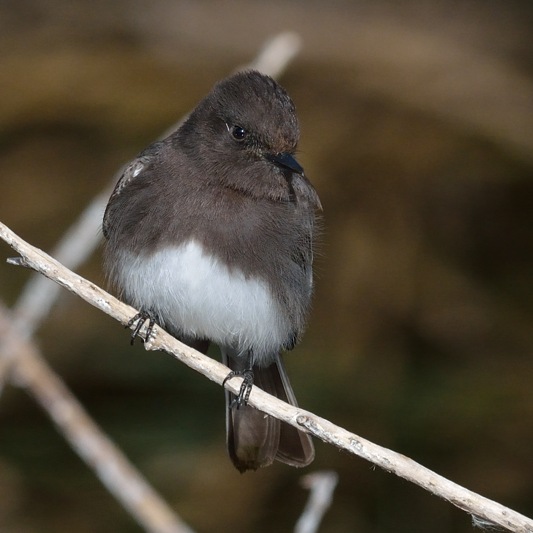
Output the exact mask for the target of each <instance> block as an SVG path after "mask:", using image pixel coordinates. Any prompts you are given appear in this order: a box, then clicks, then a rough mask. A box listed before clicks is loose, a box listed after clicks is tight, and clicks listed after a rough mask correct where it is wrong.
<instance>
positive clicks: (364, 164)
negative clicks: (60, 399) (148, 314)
mask: <svg viewBox="0 0 533 533" xmlns="http://www.w3.org/2000/svg"><path fill="white" fill-rule="evenodd" d="M532 23H533V5H532V4H531V2H530V1H529V0H522V1H518V0H508V1H506V2H501V1H492V0H463V1H455V0H440V1H439V0H406V1H403V2H392V1H387V0H374V1H370V0H366V1H365V0H361V1H341V0H335V1H329V2H325V1H322V2H320V1H308V2H301V1H296V0H295V1H288V0H277V1H274V2H272V1H270V2H266V1H259V0H253V1H244V0H235V1H233V0H232V1H228V2H215V1H199V2H192V1H170V0H156V1H148V0H135V1H133V0H131V1H126V0H120V1H116V2H105V1H102V0H92V1H90V2H89V1H83V0H76V1H72V0H47V1H46V2H38V1H34V0H17V1H15V0H3V1H2V2H1V3H0V50H1V52H0V65H1V74H0V95H1V99H0V220H1V221H2V222H4V223H5V224H7V225H8V226H10V227H11V228H12V229H13V230H14V231H15V232H17V233H18V234H19V235H20V236H22V237H23V238H24V239H26V240H28V241H29V242H31V243H33V244H34V245H36V246H38V247H41V248H43V249H44V250H51V249H52V248H53V246H54V244H55V243H56V242H57V240H58V239H59V238H60V237H61V236H62V235H63V233H64V232H65V231H66V229H67V228H68V227H69V226H70V224H71V223H72V222H73V221H74V220H75V219H76V218H77V216H78V214H79V212H80V210H82V209H83V207H84V206H85V205H86V204H87V203H88V202H89V201H90V200H91V199H92V198H93V196H95V195H96V194H97V193H98V192H100V191H101V190H102V189H103V188H104V187H106V186H107V185H108V183H109V181H110V179H111V178H112V176H113V174H114V173H115V172H116V170H117V169H118V168H119V167H120V166H121V165H122V164H123V163H124V162H126V161H128V160H130V159H132V158H133V157H134V156H135V155H136V153H138V152H139V151H140V150H141V149H143V148H144V147H145V146H146V145H148V144H149V143H150V142H152V141H153V140H154V139H155V138H156V137H158V136H159V135H160V134H161V132H162V131H164V130H165V129H166V128H167V127H169V126H170V125H171V124H173V123H174V122H175V121H176V120H177V119H178V118H179V117H181V116H182V115H183V114H184V113H186V112H187V111H188V110H190V109H191V108H192V107H194V106H195V104H196V103H197V102H198V100H200V99H201V98H202V97H203V96H204V95H205V94H206V93H207V92H208V91H209V89H210V88H211V86H212V85H213V84H214V83H215V82H216V81H217V80H219V79H221V78H223V77H225V76H226V75H227V74H229V73H231V72H232V71H233V70H234V69H235V68H236V67H238V66H240V65H242V64H244V63H247V62H248V61H250V60H251V59H253V57H254V56H255V54H256V53H257V51H258V50H259V49H260V47H261V45H262V44H263V42H264V41H265V40H266V39H267V38H268V37H270V36H272V35H273V34H275V33H277V32H279V31H284V30H294V31H296V32H298V33H299V34H300V36H301V38H302V40H303V49H302V52H301V54H300V55H299V56H298V57H297V58H296V60H295V61H294V63H292V64H291V66H290V67H289V69H288V70H287V72H286V73H285V74H284V75H283V76H282V78H281V79H280V82H281V83H282V85H284V86H285V88H286V89H287V90H288V92H289V94H290V95H291V96H292V97H293V99H294V101H295V103H296V106H297V109H298V113H299V117H300V121H301V129H302V138H301V143H300V154H299V161H300V163H301V164H302V165H303V166H304V168H305V169H306V172H307V175H308V176H309V177H310V179H311V181H312V182H313V183H314V185H315V186H316V188H317V190H318V192H319V194H320V197H321V199H322V203H323V206H324V230H323V235H322V244H321V246H320V253H319V257H318V258H317V261H316V271H317V283H316V295H315V300H314V301H315V304H314V310H313V314H312V317H311V320H310V323H309V328H308V331H307V334H306V336H305V338H304V341H303V342H302V344H301V345H300V346H298V347H297V348H296V349H295V350H294V351H293V352H292V353H290V354H288V356H287V357H286V361H287V365H288V367H289V373H290V375H291V380H292V382H293V385H294V388H295V390H296V395H297V397H298V399H299V402H300V404H301V405H302V406H303V407H304V408H306V409H309V410H311V411H313V412H316V413H317V414H319V415H321V416H323V417H326V418H329V419H331V420H332V421H333V422H335V423H337V424H340V425H342V426H344V427H346V428H347V429H349V430H351V431H354V432H356V433H358V434H359V435H361V436H363V437H365V438H367V439H369V440H372V441H374V442H376V443H378V444H381V445H383V446H386V447H389V448H392V449H394V450H395V451H398V452H401V453H402V454H405V455H407V456H410V457H411V458H413V459H415V460H416V461H418V462H421V463H422V464H424V465H425V466H427V467H429V468H431V469H433V470H435V471H437V472H438V473H440V474H442V475H444V476H445V477H448V478H450V479H452V480H454V481H456V482H458V483H460V484H463V485H465V486H466V487H468V488H470V489H472V490H474V491H476V492H479V493H481V494H483V495H484V496H487V497H489V498H491V499H495V500H497V501H499V502H500V503H502V504H504V505H508V506H510V507H511V508H513V509H515V510H517V511H519V512H522V513H524V514H526V515H529V516H531V515H533V467H532V466H531V465H532V457H533V386H532V384H533V357H532V351H533V350H532V349H533V335H532V331H533V328H532V327H531V326H532V318H533V317H532V315H533V298H532V292H533V291H532V288H533V280H532V277H531V267H532V261H531V259H532V249H531V242H532V241H531V237H532V235H531V234H532V221H531V218H532V217H531V214H532V213H533V210H532V202H531V198H532V197H533V196H532V193H533V186H532V181H531V178H532V173H533V120H532V117H533V61H532V60H533V31H532ZM0 251H1V258H0V297H1V298H2V299H3V300H4V301H5V303H7V304H9V305H12V304H13V303H14V302H15V301H16V298H17V295H18V294H19V292H20V290H21V288H22V286H23V285H24V283H25V282H26V281H27V279H28V277H29V273H28V272H27V271H25V270H24V269H21V268H14V267H12V266H8V265H6V264H5V261H4V259H5V257H8V256H11V255H13V252H12V251H11V250H10V249H9V248H8V247H7V246H5V245H4V244H2V245H1V246H0ZM100 261H101V255H100V250H99V252H98V253H97V254H96V255H95V256H94V257H93V258H92V259H91V261H90V262H89V263H88V264H86V265H84V266H83V267H82V268H80V269H79V272H80V274H82V275H83V276H86V277H88V278H89V279H90V280H92V281H94V282H96V283H98V284H102V285H103V284H104V283H105V282H104V279H103V276H102V270H101V266H100ZM36 338H37V340H38V344H39V346H40V347H41V349H42V350H43V352H44V354H45V356H46V358H47V360H48V361H49V362H50V364H51V365H52V366H53V368H54V369H55V370H56V371H57V372H58V373H59V374H60V375H61V376H62V377H63V378H64V379H65V381H66V382H67V384H68V386H69V387H70V388H71V389H72V390H73V392H74V393H75V394H76V395H77V397H78V398H79V399H80V401H81V402H82V403H83V404H84V405H85V407H86V408H87V409H88V410H89V412H90V413H91V415H92V416H93V417H94V418H95V419H96V421H97V422H98V423H99V424H101V426H102V427H103V428H104V429H105V430H106V432H107V433H108V434H109V435H110V436H111V438H112V439H114V441H115V442H116V443H117V444H118V445H119V446H120V447H121V448H122V450H124V452H125V453H126V454H127V455H128V457H129V458H130V459H131V460H132V461H133V462H134V464H135V465H137V467H138V468H139V469H140V470H141V471H142V472H143V473H144V474H145V475H146V477H147V478H148V479H149V480H150V482H151V483H153V485H154V486H155V488H156V489H157V490H159V491H160V492H161V493H162V494H163V495H164V497H165V498H166V499H167V501H168V502H169V503H170V505H171V506H172V507H173V508H174V509H175V511H176V512H177V513H179V514H180V515H181V516H182V517H183V519H184V520H186V521H187V522H188V523H189V524H190V525H191V527H193V528H194V529H195V530H197V531H199V532H202V531H203V532H211V531H234V532H251V531H253V532H270V531H290V530H291V529H292V528H293V526H294V524H295V522H296V520H297V518H298V516H299V514H300V513H301V510H302V508H303V505H304V503H305V501H306V497H307V493H306V491H305V490H304V489H303V488H302V487H301V486H300V484H299V479H300V478H301V476H302V475H303V474H304V473H305V472H312V471H315V470H319V469H325V468H327V469H334V470H335V471H336V472H338V474H339V485H338V487H337V491H336V493H335V495H334V501H333V504H332V507H331V509H330V510H329V512H328V514H327V515H326V516H325V519H324V522H323V526H322V528H321V531H323V532H329V533H332V532H348V531H353V532H358V533H389V532H390V533H392V532H400V533H403V532H405V533H407V532H409V533H422V532H428V531H431V532H436V533H439V532H442V533H448V532H467V531H471V530H472V526H471V523H470V518H469V516H468V515H466V514H465V513H463V512H461V511H459V510H457V509H456V508H454V507H453V506H451V505H450V504H447V503H445V502H443V501H440V500H439V499H437V498H435V497H433V496H430V495H429V494H428V493H426V492H424V491H423V490H421V489H419V488H417V487H415V486H413V485H411V484H409V483H407V482H404V481H402V480H399V479H397V478H395V477H394V476H392V475H390V474H387V473H385V472H383V471H380V470H378V469H374V468H373V467H372V465H370V464H369V463H366V462H365V461H363V460H360V459H358V458H354V457H350V456H348V455H347V454H344V453H339V452H338V451H337V450H336V449H335V448H333V447H331V446H326V445H324V444H322V443H320V442H317V443H316V448H317V458H316V461H315V462H314V464H313V465H312V466H311V467H309V468H308V469H306V470H305V472H302V471H298V470H295V469H291V468H289V467H286V466H284V465H280V464H276V465H274V466H272V467H270V468H268V469H265V470H263V471H259V472H256V473H247V474H245V475H240V474H239V473H238V472H237V471H236V470H234V469H233V467H232V466H231V464H230V461H229V460H228V458H227V457H226V452H225V446H224V401H223V393H222V390H221V389H220V387H217V386H216V385H214V384H212V383H211V382H208V381H207V380H206V379H204V378H203V377H201V376H199V375H197V374H195V373H194V372H193V371H191V370H189V369H188V368H186V367H185V366H183V365H181V364H180V363H178V362H176V361H175V360H174V359H173V358H171V357H170V356H168V355H166V354H164V353H148V352H145V351H144V350H143V348H142V346H141V345H137V346H135V347H134V348H131V347H130V346H129V334H128V332H126V331H125V330H124V329H123V328H122V327H121V326H120V325H118V324H117V323H116V322H114V321H113V320H112V319H110V318H108V317H106V316H104V315H103V314H102V313H100V312H98V311H97V310H95V309H93V308H92V307H90V306H89V305H87V304H86V303H84V302H82V301H81V300H80V299H78V298H77V297H74V296H72V295H70V294H67V293H66V291H63V293H62V297H61V299H60V302H59V303H58V305H57V306H56V308H55V309H54V311H53V313H52V314H51V316H50V317H49V319H48V320H47V321H46V323H45V327H44V328H42V329H41V331H39V333H38V334H37V337H36ZM0 494H1V496H0V530H1V531H2V532H9V533H14V532H16V533H26V532H28V533H29V532H57V531H76V532H78V533H85V532H94V531H99V532H102V533H111V532H113V533H118V532H120V533H122V532H124V533H126V532H135V531H139V530H140V528H139V526H137V524H136V523H135V522H134V521H133V520H132V518H131V517H130V516H129V515H128V514H127V513H126V512H125V511H124V510H123V509H122V508H121V507H120V505H119V504H118V503H117V502H116V501H115V500H114V499H113V498H112V497H111V496H110V495H109V494H108V493H107V491H106V490H105V489H104V488H103V487H102V485H101V484H100V483H99V481H98V480H97V479H96V477H95V476H94V475H93V473H92V472H90V471H89V470H88V469H87V467H86V466H85V465H84V464H83V463H82V462H81V461H80V460H79V459H78V457H77V456H76V455H75V454H74V452H73V451H72V450H71V449H70V448H69V447H68V445H67V444H66V443H65V441H64V440H63V438H62V436H60V435H59V434H58V433H57V432H56V431H55V429H54V427H53V426H52V425H51V423H50V421H49V419H48V418H47V416H46V415H45V414H43V412H42V411H41V410H40V409H39V408H38V407H37V406H36V404H35V403H34V401H33V400H32V399H31V398H30V397H28V396H27V395H26V393H25V392H24V391H23V390H20V389H17V388H14V387H12V386H8V387H6V390H5V391H4V393H3V395H2V396H1V398H0ZM206 510H207V512H206Z"/></svg>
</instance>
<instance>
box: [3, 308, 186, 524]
mask: <svg viewBox="0 0 533 533" xmlns="http://www.w3.org/2000/svg"><path fill="white" fill-rule="evenodd" d="M0 339H1V340H2V342H1V343H0V353H16V354H17V364H16V365H15V367H14V369H13V379H14V380H15V381H16V382H17V383H18V384H19V385H20V386H21V387H23V388H25V389H26V390H27V391H28V393H30V394H31V395H32V396H33V397H34V398H35V400H37V402H38V403H39V404H40V405H41V406H42V407H43V408H44V409H45V411H46V412H47V413H48V414H49V415H50V418H51V419H52V420H53V421H54V423H55V425H56V426H57V427H58V429H59V430H60V431H61V434H62V435H64V436H65V438H66V439H67V441H68V442H69V443H70V445H71V446H72V448H74V450H75V451H76V452H77V453H78V455H79V456H80V457H82V458H83V460H84V461H85V462H86V463H87V464H88V465H89V466H90V467H91V468H92V469H93V470H94V472H95V473H96V475H97V476H98V478H99V479H100V481H101V482H102V483H103V484H104V485H105V486H106V487H107V489H108V490H109V492H111V493H112V494H113V495H114V496H115V497H116V498H117V500H119V501H120V502H121V503H122V505H123V506H124V507H125V508H126V509H127V510H128V511H129V512H130V514H131V515H132V516H133V517H134V518H135V519H136V520H137V522H138V523H139V524H141V525H142V526H143V527H144V529H145V531H149V532H150V533H192V529H190V528H189V527H188V526H187V525H186V524H185V523H184V522H182V521H181V520H180V518H179V517H178V516H176V514H175V513H174V512H173V511H172V509H171V508H170V507H169V506H168V504H167V503H166V502H165V501H164V500H163V499H162V498H161V497H160V496H159V495H158V494H157V493H156V492H155V490H154V489H153V488H152V487H151V486H150V485H149V484H148V482H147V481H145V480H144V478H143V477H142V476H141V474H139V473H138V472H137V470H136V469H135V467H134V466H133V465H132V464H131V463H130V462H129V461H128V459H127V458H126V457H125V456H124V455H123V454H122V452H121V451H120V450H119V449H118V448H117V447H116V446H115V445H114V443H113V442H112V441H111V440H110V439H109V438H108V437H107V436H106V435H105V433H104V432H103V431H102V430H101V429H100V428H99V427H98V426H97V425H96V424H95V423H94V422H93V421H92V420H91V418H90V417H89V415H88V414H87V413H86V411H85V409H84V408H83V406H82V405H81V404H80V403H79V402H78V401H77V400H76V398H75V397H74V396H73V395H72V393H71V392H70V391H69V390H68V389H67V387H66V386H65V384H64V383H63V382H62V381H61V379H60V378H59V377H58V376H56V375H55V374H54V372H53V371H52V370H50V368H49V367H48V365H47V364H46V362H45V361H44V360H43V359H42V357H41V355H40V354H39V351H38V349H37V348H36V347H35V345H34V344H33V343H32V342H31V341H30V340H26V339H23V338H22V337H21V336H20V334H19V332H18V328H17V327H16V325H15V323H14V321H13V320H12V319H11V317H10V313H9V311H8V310H7V309H6V308H5V307H4V306H0Z"/></svg>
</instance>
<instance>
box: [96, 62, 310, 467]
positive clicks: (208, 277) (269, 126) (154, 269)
mask: <svg viewBox="0 0 533 533" xmlns="http://www.w3.org/2000/svg"><path fill="white" fill-rule="evenodd" d="M298 138H299V129H298V122H297V118H296V114H295V109H294V105H293V103H292V101H291V99H290V98H289V96H288V95H287V93H286V92H285V91H284V90H283V89H282V88H281V87H280V85H278V84H277V83H276V82H275V81H274V80H272V79H271V78H269V77H267V76H264V75H262V74H260V73H258V72H255V71H248V72H244V73H239V74H236V75H234V76H231V77H229V78H227V79H226V80H223V81H222V82H220V83H219V84H217V85H216V86H215V87H214V89H213V90H212V92H211V93H209V95H208V96H207V97H206V98H205V99H204V100H202V101H201V102H200V103H199V104H198V106H197V107H196V109H195V110H194V111H193V112H192V113H191V115H190V116H189V118H188V119H187V121H186V122H185V123H184V124H183V125H182V126H181V127H180V128H179V129H178V130H177V131H176V132H175V133H173V134H172V135H171V136H170V137H168V138H167V139H165V140H164V141H161V142H158V143H155V144H153V145H151V146H150V147H148V148H147V149H146V150H144V152H142V153H141V154H140V155H139V156H138V158H137V159H136V160H134V161H133V162H132V163H131V164H130V165H129V166H128V167H127V168H126V170H125V171H124V174H123V176H122V178H121V179H120V181H119V182H118V184H117V186H116V188H115V191H114V192H113V194H112V196H111V198H110V200H109V204H108V206H107V209H106V213H105V217H104V224H103V230H104V235H105V237H106V239H107V245H106V250H105V268H106V270H107V272H108V274H109V277H110V279H111V281H112V282H113V283H114V284H115V285H116V286H117V288H118V290H119V291H120V293H121V295H122V297H123V298H124V299H125V300H126V301H128V302H129V303H131V304H132V305H134V306H136V307H138V308H140V309H142V310H143V311H145V312H147V313H149V314H150V315H151V316H153V317H154V318H155V320H156V321H157V322H158V323H159V324H160V325H161V326H163V327H165V328H166V329H167V330H168V331H169V332H171V333H172V334H174V335H176V336H177V337H179V338H181V339H182V340H184V342H188V343H189V344H195V345H197V346H198V345H199V343H200V344H203V346H205V345H206V342H207V341H209V342H214V343H216V344H218V345H219V346H220V348H221V351H222V354H223V358H224V361H225V362H226V363H227V364H228V366H229V367H230V368H231V369H232V370H234V371H236V372H244V371H245V370H248V369H252V370H253V374H254V384H255V385H257V386H259V387H261V388H263V389H264V390H265V391H267V392H270V393H271V394H274V395H276V396H277V397H279V398H281V399H283V400H285V401H288V402H290V403H293V404H296V400H295V398H294V393H293V392H292V389H291V387H290V384H289V381H288V378H287V375H286V373H285V370H284V368H283V365H282V361H281V358H280V351H281V350H287V349H291V348H292V347H293V346H294V345H295V344H296V342H297V341H298V339H299V338H300V336H301V334H302V333H303V330H304V326H305V321H306V318H307V314H308V311H309V306H310V301H311V292H312V260H313V250H312V247H313V239H314V234H315V223H316V212H317V210H319V209H320V202H319V200H318V196H317V194H316V192H315V190H314V189H313V187H312V186H311V184H310V183H309V181H308V180H307V178H306V177H305V175H304V172H303V169H302V168H301V167H300V166H299V165H298V163H297V162H296V160H295V159H294V157H293V154H294V151H295V149H296V145H297V142H298ZM233 400H234V398H233V396H232V395H231V394H229V393H228V394H227V405H228V411H227V421H228V450H229V454H230V457H231V458H232V460H233V462H234V464H235V466H236V467H237V468H238V469H239V470H241V471H244V470H247V469H256V468H258V467H260V466H266V465H268V464H270V463H271V462H272V461H273V460H274V459H277V460H280V461H282V462H285V463H287V464H290V465H293V466H305V465H307V464H309V463H310V462H311V461H312V459H313V456H314V450H313V446H312V443H311V440H310V438H309V437H308V436H307V435H306V434H305V433H302V432H300V431H298V430H296V429H295V428H293V427H291V426H289V425H287V424H281V423H280V422H279V421H277V420H276V419H273V418H271V417H268V416H266V415H264V414H263V413H260V412H259V411H256V410H255V409H253V408H252V407H250V406H247V405H244V404H245V402H242V398H240V399H239V402H240V403H241V405H240V407H239V408H237V407H233V408H231V407H230V405H231V403H232V402H233Z"/></svg>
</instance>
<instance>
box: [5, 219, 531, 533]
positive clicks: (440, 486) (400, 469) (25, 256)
mask: <svg viewBox="0 0 533 533" xmlns="http://www.w3.org/2000/svg"><path fill="white" fill-rule="evenodd" d="M0 238H2V239H3V240H5V241H6V242H7V243H8V244H9V245H10V246H11V247H12V248H14V249H15V250H16V251H17V252H18V253H19V254H20V255H21V257H22V262H23V264H24V265H25V266H28V267H30V268H33V269H34V270H36V271H38V272H41V273H42V274H44V275H45V276H46V277H48V278H50V279H53V280H54V281H56V282H57V283H59V284H60V285H62V286H63V287H65V288H67V289H68V290H70V291H72V292H74V293H76V294H77V295H78V296H80V297H81V298H83V299H84V300H86V301H87V302H89V303H90V304H91V305H93V306H95V307H97V308H99V309H100V310H102V311H104V312H105V313H107V314H108V315H110V316H112V317H114V318H116V319H117V320H119V321H120V322H121V323H122V324H126V323H127V322H128V320H129V319H130V318H131V317H132V316H133V315H134V314H135V313H136V311H135V310H134V309H133V308H131V307H130V306H127V305H125V304H124V303H122V302H119V301H118V300H117V299H116V298H114V297H113V296H111V295H110V294H108V293H107V292H105V291H104V290H102V289H100V288H99V287H97V286H96V285H94V284H93V283H91V282H89V281H87V280H86V279H84V278H82V277H81V276H78V275H77V274H75V273H73V272H71V271H69V270H68V269H67V268H65V267H64V266H62V265H61V264H60V263H58V262H57V261H56V260H55V259H52V258H51V257H49V256H48V255H47V254H45V253H44V252H42V251H41V250H38V249H37V248H34V247H33V246H31V245H29V244H28V243H26V242H25V241H23V240H22V239H21V238H20V237H18V236H17V235H15V234H14V233H13V232H12V231H11V230H10V229H9V228H7V227H6V226H5V225H3V224H2V223H0ZM144 332H145V329H143V330H142V331H141V335H143V334H144ZM145 347H146V349H148V350H165V351H166V352H168V353H170V354H172V355H174V356H175V357H176V358H177V359H179V360H180V361H182V362H183V363H185V364H186V365H187V366H189V367H191V368H193V369H194V370H196V371H198V372H200V373H201V374H203V375H204V376H206V377H207V378H208V379H210V380H211V381H214V382H216V383H218V384H222V382H223V380H224V378H225V377H226V376H227V374H228V372H229V369H228V368H226V367H225V366H224V365H222V364H220V363H218V362H217V361H215V360H213V359H211V358H209V357H207V356H204V355H203V354H201V353H200V352H197V351H195V350H193V349H192V348H189V347H188V346H186V345H184V344H182V343H181V342H179V341H178V340H176V339H174V338H173V337H171V336H170V335H169V334H168V333H166V332H165V331H163V330H162V329H161V328H156V329H155V335H154V336H153V337H152V338H151V339H150V341H149V342H147V343H146V344H145ZM241 382H242V378H233V379H231V380H230V381H229V382H228V383H227V385H226V387H227V388H228V389H229V390H230V391H232V392H233V393H235V394H237V393H238V391H239V387H240V384H241ZM249 402H250V404H251V405H253V406H254V407H256V408H257V409H259V410H261V411H263V412H264V413H267V414H269V415H271V416H274V417H276V418H278V419H279V420H282V421H284V422H287V423H288V424H291V425H293V426H295V427H297V428H299V429H302V428H304V429H306V430H307V431H308V432H309V433H311V434H312V435H314V436H316V437H318V438H319V439H321V440H323V441H324V442H328V443H330V444H333V445H334V446H336V447H337V448H340V449H343V450H345V451H347V452H349V453H351V454H353V455H357V456H359V457H362V458H363V459H366V460H368V461H370V462H372V463H374V464H376V465H378V466H380V467H381V468H383V469H384V470H386V471H387V472H392V473H394V474H396V475H397V476H399V477H402V478H404V479H406V480H408V481H411V482H412V483H415V484H416V485H419V486H420V487H422V488H424V489H425V490H427V491H429V492H431V493H432V494H435V495H436V496H439V497H441V498H443V499H445V500H447V501H449V502H450V503H452V504H454V505H455V506H457V507H459V508H460V509H463V510H464V511H466V512H467V513H469V514H471V515H473V516H476V517H478V518H481V519H483V520H487V521H489V522H492V523H494V524H497V525H499V526H502V527H504V528H506V529H508V530H509V531H514V532H517V533H533V520H531V519H529V518H527V517H526V516H524V515H521V514H519V513H517V512H515V511H513V510H511V509H509V508H508V507H505V506H503V505H501V504H499V503H497V502H495V501H492V500H489V499H487V498H484V497H483V496H480V495H479V494H476V493H474V492H472V491H470V490H468V489H465V488H464V487H461V486H460V485H457V484H456V483H453V482H452V481H450V480H448V479H446V478H444V477H442V476H440V475H438V474H436V473H435V472H432V471H431V470H429V469H428V468H425V467H424V466H422V465H420V464H418V463H416V462H415V461H413V460H412V459H409V458H408V457H405V456H404V455H401V454H399V453H396V452H394V451H392V450H388V449H387V448H383V447H382V446H379V445H377V444H374V443H372V442H370V441H368V440H366V439H364V438H362V437H360V436H358V435H356V434H354V433H350V432H349V431H347V430H345V429H343V428H341V427H339V426H336V425H335V424H333V423H331V422H329V421H328V420H326V419H324V418H321V417H319V416H317V415H315V414H313V413H310V412H308V411H304V410H303V409H300V408H298V407H294V406H291V405H289V404H286V403H284V402H282V401H281V400H278V399H277V398H274V397H273V396H270V395H269V394H267V393H265V392H263V391H262V390H261V389H259V388H257V387H254V388H253V389H252V393H251V395H250V399H249Z"/></svg>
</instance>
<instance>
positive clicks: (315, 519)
mask: <svg viewBox="0 0 533 533" xmlns="http://www.w3.org/2000/svg"><path fill="white" fill-rule="evenodd" d="M338 481H339V476H338V474H337V472H333V471H332V470H325V471H323V472H313V473H312V474H308V475H307V476H304V477H303V478H302V480H301V482H302V485H303V486H304V487H305V488H306V489H309V498H308V500H307V505H306V506H305V509H304V510H303V513H302V514H301V516H300V518H299V519H298V522H296V526H295V528H294V533H316V532H317V531H318V528H319V527H320V522H321V521H322V518H323V517H324V514H325V513H326V511H327V510H328V509H329V506H330V505H331V502H332V501H333V492H334V491H335V487H336V486H337V483H338Z"/></svg>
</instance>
